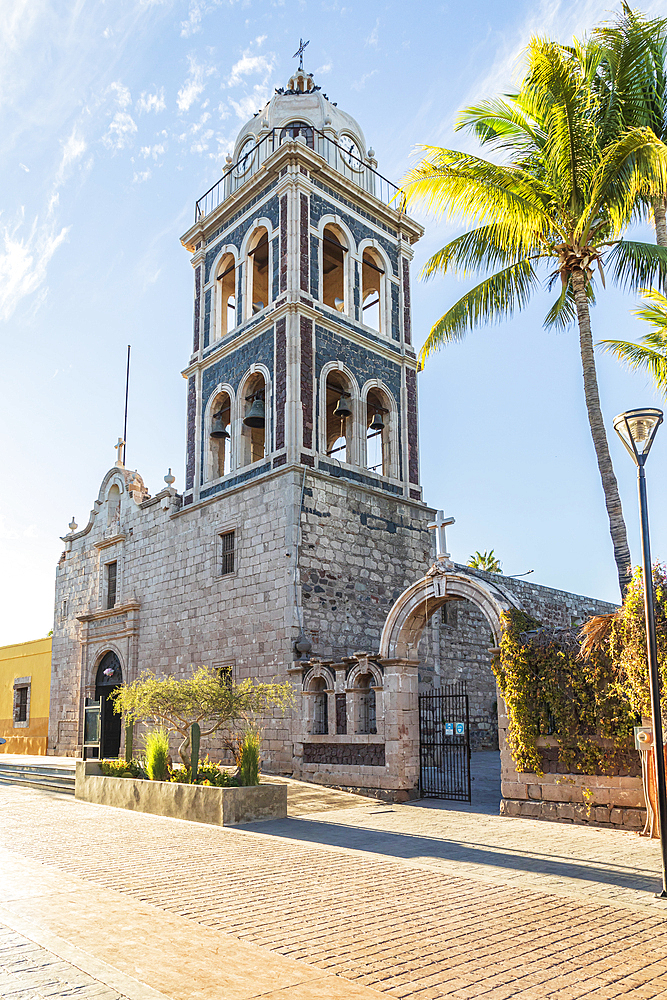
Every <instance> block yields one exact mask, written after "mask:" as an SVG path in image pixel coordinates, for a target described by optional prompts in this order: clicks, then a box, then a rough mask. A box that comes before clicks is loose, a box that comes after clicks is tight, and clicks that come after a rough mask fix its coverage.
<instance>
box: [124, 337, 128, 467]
mask: <svg viewBox="0 0 667 1000" xmlns="http://www.w3.org/2000/svg"><path fill="white" fill-rule="evenodd" d="M129 391H130V345H129V344H128V345H127V371H126V373H125V420H124V421H123V465H127V462H126V461H125V458H126V453H127V397H128V394H129Z"/></svg>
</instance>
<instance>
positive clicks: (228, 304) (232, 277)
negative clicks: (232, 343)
mask: <svg viewBox="0 0 667 1000" xmlns="http://www.w3.org/2000/svg"><path fill="white" fill-rule="evenodd" d="M216 303H217V306H216V313H217V336H218V337H225V336H226V335H227V334H228V333H229V332H230V330H233V329H234V327H235V326H236V263H235V261H234V257H233V256H232V254H230V253H226V254H225V255H224V256H223V258H222V260H221V261H220V263H219V264H218V273H217V276H216Z"/></svg>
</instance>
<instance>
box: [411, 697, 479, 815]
mask: <svg viewBox="0 0 667 1000" xmlns="http://www.w3.org/2000/svg"><path fill="white" fill-rule="evenodd" d="M419 789H420V791H421V794H422V795H428V796H429V797H430V798H434V799H453V800H455V801H457V802H470V801H471V793H470V789H471V781H470V712H469V708H468V695H467V693H466V688H465V683H459V684H447V685H446V686H444V687H442V688H440V689H439V690H438V691H433V692H430V693H428V694H420V695H419Z"/></svg>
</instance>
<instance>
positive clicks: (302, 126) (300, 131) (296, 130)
mask: <svg viewBox="0 0 667 1000" xmlns="http://www.w3.org/2000/svg"><path fill="white" fill-rule="evenodd" d="M297 81H298V83H299V86H298V89H299V90H301V91H303V90H304V77H303V76H300V77H297ZM307 82H308V83H309V84H310V86H308V87H307V88H306V89H308V90H310V89H311V87H312V81H311V80H308V81H307ZM299 135H302V136H303V137H304V139H305V140H306V145H307V146H308V148H309V149H314V148H315V133H314V132H313V126H312V125H309V124H308V122H290V123H289V125H285V127H284V128H283V129H281V131H280V141H281V142H285V141H286V140H288V139H296V138H297V136H299Z"/></svg>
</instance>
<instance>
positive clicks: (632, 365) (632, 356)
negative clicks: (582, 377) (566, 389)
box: [599, 340, 667, 397]
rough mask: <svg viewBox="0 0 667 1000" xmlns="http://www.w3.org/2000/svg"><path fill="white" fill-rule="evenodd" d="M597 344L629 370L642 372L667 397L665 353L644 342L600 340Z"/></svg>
mask: <svg viewBox="0 0 667 1000" xmlns="http://www.w3.org/2000/svg"><path fill="white" fill-rule="evenodd" d="M599 346H600V347H602V348H603V349H604V350H605V351H607V352H608V353H609V354H613V355H614V357H615V358H616V359H617V360H618V361H621V362H623V364H625V365H626V366H627V367H628V368H629V369H630V370H631V371H634V372H644V373H645V374H646V375H649V376H650V377H651V379H652V380H653V381H654V382H655V384H656V387H657V389H658V390H659V391H660V392H662V393H663V395H664V396H665V397H667V353H665V351H664V350H663V352H662V353H660V352H659V351H655V350H652V349H651V348H649V347H647V346H646V345H645V344H644V343H640V344H634V343H633V342H632V341H629V340H601V341H600V343H599Z"/></svg>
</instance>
